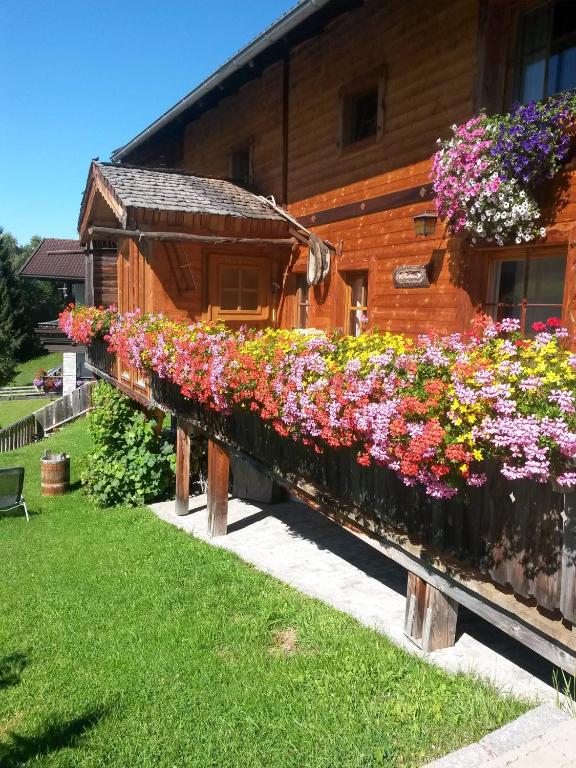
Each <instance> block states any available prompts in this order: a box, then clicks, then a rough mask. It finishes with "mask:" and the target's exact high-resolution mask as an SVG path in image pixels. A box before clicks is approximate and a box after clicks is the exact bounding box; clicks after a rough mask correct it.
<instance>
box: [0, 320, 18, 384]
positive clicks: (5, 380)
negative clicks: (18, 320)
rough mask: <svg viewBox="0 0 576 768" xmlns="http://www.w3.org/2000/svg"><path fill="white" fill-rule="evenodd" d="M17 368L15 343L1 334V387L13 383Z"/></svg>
mask: <svg viewBox="0 0 576 768" xmlns="http://www.w3.org/2000/svg"><path fill="white" fill-rule="evenodd" d="M15 367H16V360H15V359H14V342H13V341H12V339H11V338H10V337H9V336H5V335H4V334H3V333H1V332H0V387H3V386H5V385H6V384H9V383H10V382H11V381H12V379H13V378H14V373H15Z"/></svg>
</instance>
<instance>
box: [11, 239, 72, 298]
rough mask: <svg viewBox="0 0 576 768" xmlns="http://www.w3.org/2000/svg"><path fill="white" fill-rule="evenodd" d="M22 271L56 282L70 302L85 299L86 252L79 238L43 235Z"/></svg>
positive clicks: (37, 278)
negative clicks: (71, 238)
mask: <svg viewBox="0 0 576 768" xmlns="http://www.w3.org/2000/svg"><path fill="white" fill-rule="evenodd" d="M19 274H20V276H21V277H26V278H32V279H34V280H48V281H49V282H51V283H56V284H57V285H58V287H59V288H60V289H61V290H62V293H63V294H64V296H65V298H66V299H68V300H69V301H74V302H75V303H76V304H84V302H85V294H84V286H85V282H86V251H85V249H84V248H83V247H82V244H81V242H80V241H79V240H68V239H61V238H53V237H46V238H44V239H43V240H42V241H41V242H40V244H39V245H38V247H37V248H36V250H35V251H34V253H33V254H32V255H31V256H30V258H29V259H28V260H27V261H26V262H25V263H24V264H23V266H22V267H21V268H20V272H19Z"/></svg>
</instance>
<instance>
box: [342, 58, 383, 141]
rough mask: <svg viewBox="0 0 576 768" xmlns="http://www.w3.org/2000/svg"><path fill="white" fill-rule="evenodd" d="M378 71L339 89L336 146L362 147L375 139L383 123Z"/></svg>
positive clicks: (381, 82) (380, 83)
mask: <svg viewBox="0 0 576 768" xmlns="http://www.w3.org/2000/svg"><path fill="white" fill-rule="evenodd" d="M383 98H384V77H383V74H382V72H377V73H374V72H372V73H371V74H370V75H367V76H364V77H361V78H359V79H358V80H355V81H354V82H353V83H349V84H348V85H346V86H345V87H344V88H342V90H341V92H340V110H341V114H340V136H339V145H340V147H341V148H342V147H352V146H364V145H365V144H368V143H372V142H373V141H377V140H378V139H379V138H380V136H381V134H382V125H383V120H384V117H383V109H382V104H383Z"/></svg>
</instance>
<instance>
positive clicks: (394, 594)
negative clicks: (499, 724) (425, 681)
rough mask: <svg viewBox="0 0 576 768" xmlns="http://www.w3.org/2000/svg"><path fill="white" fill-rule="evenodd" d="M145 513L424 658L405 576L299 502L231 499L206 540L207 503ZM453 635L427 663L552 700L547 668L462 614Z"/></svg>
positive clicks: (499, 634)
mask: <svg viewBox="0 0 576 768" xmlns="http://www.w3.org/2000/svg"><path fill="white" fill-rule="evenodd" d="M151 508H152V510H153V511H154V512H155V514H156V515H158V517H160V518H161V519H162V520H165V521H167V522H169V523H171V524H173V525H176V526H177V527H179V528H182V529H183V530H185V531H188V532H189V533H191V534H193V535H194V536H197V537H198V538H201V539H205V540H206V541H210V543H211V544H213V545H215V546H219V547H223V548H225V549H229V550H231V551H232V552H235V553H236V554H237V555H239V556H240V557H241V558H242V559H243V560H246V561H248V562H250V563H252V564H253V565H255V566H256V567H257V568H258V569H260V570H262V571H265V572H266V573H269V574H271V575H272V576H275V577H277V578H278V579H280V580H281V581H284V582H286V583H288V584H291V585H292V586H294V587H295V588H296V589H299V590H300V591H302V592H304V593H306V594H308V595H311V596H312V597H316V598H318V599H320V600H322V601H324V602H325V603H328V604H329V605H332V606H334V607H335V608H338V609H339V610H341V611H344V612H346V613H348V614H350V615H351V616H354V617H355V618H356V619H357V620H358V621H359V622H361V623H362V624H364V625H366V626H369V627H372V628H375V629H376V630H378V631H379V632H382V633H384V634H386V635H387V636H388V637H390V638H391V639H392V640H393V641H394V642H395V643H397V644H398V645H400V646H403V647H404V648H407V649H408V650H410V651H411V652H413V653H415V654H418V655H423V654H422V652H421V651H420V650H419V649H418V648H417V647H416V646H415V645H414V644H413V643H412V642H411V641H410V640H408V639H407V638H406V637H405V635H404V634H403V625H404V604H405V594H406V571H405V570H404V569H402V568H401V567H400V566H398V565H396V563H394V562H393V561H391V560H388V559H387V558H386V557H384V556H383V555H382V554H381V553H379V552H377V551H376V550H375V549H373V548H372V547H371V546H370V545H369V544H366V543H364V542H362V541H360V540H359V539H357V538H356V537H355V536H353V535H352V534H350V533H348V532H347V531H346V530H344V529H343V528H341V527H340V526H338V525H336V524H335V523H332V522H331V521H329V520H327V519H326V518H324V517H323V516H322V515H320V514H319V513H318V512H315V511H313V510H311V509H310V508H308V507H306V506H305V505H303V504H300V503H298V502H286V503H282V504H275V505H264V504H252V503H247V502H243V501H239V500H237V499H232V500H231V501H230V503H229V514H228V522H229V525H228V535H227V536H224V537H221V538H217V539H209V537H208V536H207V533H206V530H207V525H206V524H207V510H206V497H205V496H198V497H195V498H191V499H190V510H191V512H190V514H188V515H186V516H183V517H178V516H176V515H175V514H174V512H173V510H174V503H173V502H165V503H161V504H154V505H152V507H151ZM458 627H459V630H458V632H459V634H458V639H457V642H456V645H455V646H454V647H453V648H446V649H443V650H440V651H435V652H434V653H432V654H430V655H429V657H428V658H429V659H430V661H431V662H433V663H434V664H438V665H439V666H441V667H443V668H444V669H447V670H450V671H453V672H455V671H466V672H468V671H471V672H475V673H477V674H479V675H481V676H482V677H483V678H487V679H489V680H491V681H492V682H494V683H495V684H496V685H497V687H498V688H499V689H500V690H502V691H510V692H513V693H514V694H516V695H518V696H521V697H524V698H529V699H533V700H535V701H548V702H551V701H552V702H553V701H554V700H555V691H554V689H553V688H552V687H551V685H550V683H551V680H552V666H551V665H550V664H549V663H548V662H547V661H545V660H544V659H542V658H541V657H540V656H538V655H537V654H535V653H533V652H531V651H530V650H529V649H527V648H525V647H524V646H523V645H521V644H519V643H518V642H516V641H515V640H513V639H512V638H510V637H508V636H507V635H505V634H504V633H502V632H500V631H499V630H497V629H495V628H494V627H492V626H491V625H489V624H488V623H487V622H485V621H483V620H482V619H480V618H478V617H476V616H474V615H473V614H471V613H470V612H468V611H466V610H464V609H462V608H461V609H460V616H459V621H458ZM545 765H546V764H545V763H541V765H540V766H539V768H544V766H545ZM469 768H470V766H469Z"/></svg>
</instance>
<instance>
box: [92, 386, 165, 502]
mask: <svg viewBox="0 0 576 768" xmlns="http://www.w3.org/2000/svg"><path fill="white" fill-rule="evenodd" d="M92 402H93V405H94V408H93V410H92V411H91V412H90V414H89V416H88V429H89V432H90V434H91V436H92V439H93V440H94V450H93V451H91V452H90V454H89V455H88V457H87V463H86V469H85V470H84V472H83V473H82V483H83V484H84V485H85V486H86V488H87V490H88V493H89V495H90V496H92V497H93V498H94V500H95V501H96V502H97V503H98V504H99V505H100V506H102V507H110V506H113V505H115V504H126V503H127V504H134V505H138V504H143V503H146V502H149V501H154V500H156V499H158V498H161V497H163V496H165V495H166V494H167V493H169V492H170V491H172V489H173V487H174V468H175V464H176V458H175V456H174V450H173V448H172V446H171V445H170V444H169V443H167V442H165V441H164V440H163V439H162V437H160V435H159V434H158V430H157V426H158V425H157V423H156V421H155V420H154V419H151V418H149V417H148V416H147V415H146V414H145V413H144V412H143V411H142V409H141V408H139V407H138V406H137V405H136V403H134V402H133V401H132V400H130V398H128V397H126V396H125V395H123V394H122V393H121V392H119V391H118V390H117V389H115V388H114V387H111V386H110V385H109V384H105V383H103V382H101V383H100V384H98V386H96V387H95V388H94V390H93V395H92Z"/></svg>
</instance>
